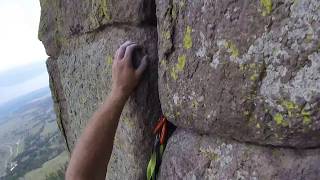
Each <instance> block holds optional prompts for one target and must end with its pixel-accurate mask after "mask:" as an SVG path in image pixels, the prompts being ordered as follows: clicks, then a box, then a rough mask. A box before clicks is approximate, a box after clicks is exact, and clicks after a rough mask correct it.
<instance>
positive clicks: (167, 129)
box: [147, 115, 176, 180]
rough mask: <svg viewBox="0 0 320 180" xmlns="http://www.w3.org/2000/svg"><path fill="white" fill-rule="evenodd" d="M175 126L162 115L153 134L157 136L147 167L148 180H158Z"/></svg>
mask: <svg viewBox="0 0 320 180" xmlns="http://www.w3.org/2000/svg"><path fill="white" fill-rule="evenodd" d="M175 128H176V127H175V126H174V125H173V124H172V123H170V122H169V121H168V120H167V118H166V117H164V116H163V115H161V117H160V119H159V120H158V122H157V124H156V126H155V128H154V129H153V134H154V135H155V141H154V144H153V149H152V154H151V157H150V160H149V163H148V166H147V179H148V180H156V179H157V174H158V171H159V168H160V165H161V160H162V155H163V151H164V149H165V146H166V144H167V140H168V137H169V136H170V135H171V134H172V133H173V131H174V130H175Z"/></svg>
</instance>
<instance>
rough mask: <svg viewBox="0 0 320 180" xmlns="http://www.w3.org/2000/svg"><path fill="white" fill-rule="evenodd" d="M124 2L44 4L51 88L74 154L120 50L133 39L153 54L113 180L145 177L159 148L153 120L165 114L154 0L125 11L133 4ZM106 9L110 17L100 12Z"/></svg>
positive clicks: (121, 140)
mask: <svg viewBox="0 0 320 180" xmlns="http://www.w3.org/2000/svg"><path fill="white" fill-rule="evenodd" d="M124 2H125V1H122V2H121V1H118V2H117V3H115V1H114V3H111V2H110V4H109V3H107V2H106V1H101V2H99V3H100V4H99V3H98V2H95V1H92V2H90V1H80V2H78V1H41V6H42V16H41V23H40V29H39V37H40V39H41V40H42V42H43V43H44V45H45V47H46V49H47V52H48V55H50V56H51V57H50V58H49V59H48V61H47V66H48V72H49V75H50V85H51V90H52V92H53V93H52V94H53V98H54V102H55V109H56V112H57V116H58V121H59V122H58V124H59V126H60V129H61V130H62V132H63V134H64V136H65V140H66V143H67V146H68V148H69V150H70V151H72V149H73V148H74V145H75V142H76V140H77V138H78V137H79V136H80V134H81V132H82V130H83V128H84V127H85V125H86V123H87V122H88V119H89V118H90V116H91V115H92V114H93V112H94V111H95V110H96V109H97V108H98V106H99V105H100V104H101V103H102V102H103V100H104V99H105V97H107V95H108V92H109V91H110V88H111V67H112V60H113V55H114V52H115V51H116V50H117V48H118V47H119V45H120V44H122V43H123V42H124V41H126V40H127V39H130V40H133V41H136V42H138V43H139V44H141V45H142V46H143V47H144V51H145V53H147V54H148V55H149V56H150V59H149V64H148V70H147V72H146V74H148V75H147V76H145V77H143V80H142V82H141V84H140V86H139V88H138V89H137V90H136V91H135V92H134V94H133V95H132V97H131V98H130V100H129V102H128V103H127V104H126V106H125V108H124V111H123V113H122V116H121V120H120V123H119V128H118V130H117V133H116V137H115V146H114V149H113V152H112V159H111V161H110V163H109V167H108V174H107V178H108V179H143V178H144V177H145V169H146V164H147V162H148V158H149V154H150V153H151V150H152V149H151V148H152V145H153V142H152V140H153V139H152V134H151V130H152V127H153V122H154V121H155V120H157V119H158V117H159V116H160V114H161V109H160V103H159V97H158V90H157V89H158V88H157V83H154V82H157V78H158V75H157V65H158V54H157V53H158V52H157V31H156V24H153V23H154V22H152V23H150V22H149V20H150V19H149V18H150V17H152V16H150V13H151V12H153V15H154V16H155V7H154V6H152V4H151V3H150V2H151V1H142V0H141V1H140V0H137V1H135V3H134V6H131V8H128V9H129V10H128V11H124V9H126V8H127V7H128V6H129V4H128V5H126V7H124V6H123V4H125V3H124ZM101 3H102V4H101ZM105 3H107V4H105ZM144 8H147V10H148V11H144ZM108 9H112V11H108ZM102 10H103V11H102ZM105 11H106V12H108V14H109V15H108V16H107V15H105V14H99V13H105ZM137 11H138V12H139V13H136V12H137ZM90 18H96V19H95V20H94V21H93V20H92V19H90ZM91 20H92V21H91ZM90 23H97V24H90ZM140 26H141V27H140Z"/></svg>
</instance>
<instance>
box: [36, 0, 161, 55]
mask: <svg viewBox="0 0 320 180" xmlns="http://www.w3.org/2000/svg"><path fill="white" fill-rule="evenodd" d="M130 2H131V3H128V2H127V1H126V0H117V1H115V0H89V1H79V0H40V3H41V20H40V25H39V39H40V40H41V41H42V42H43V44H44V46H45V48H46V51H47V54H48V55H50V56H55V57H57V55H58V53H59V51H60V48H61V46H63V45H66V44H67V42H68V38H69V37H72V36H78V35H81V34H83V33H87V32H92V31H99V28H100V29H101V28H102V27H104V26H107V25H113V26H121V25H146V24H148V25H152V26H156V16H155V13H154V11H155V3H154V1H149V0H133V1H130Z"/></svg>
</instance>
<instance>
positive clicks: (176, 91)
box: [39, 0, 320, 180]
mask: <svg viewBox="0 0 320 180" xmlns="http://www.w3.org/2000/svg"><path fill="white" fill-rule="evenodd" d="M40 3H41V20H40V25H39V39H40V40H41V41H42V42H43V44H44V46H45V48H46V52H47V54H48V55H49V56H50V58H49V59H48V61H47V67H48V72H49V75H50V87H51V91H52V95H53V99H54V103H55V110H56V114H57V117H58V118H57V119H58V124H59V127H60V129H61V131H62V133H63V135H64V137H65V140H66V144H67V146H68V148H69V151H72V149H73V148H74V145H75V142H76V140H77V138H78V137H79V136H80V134H81V132H82V130H83V128H84V127H85V125H86V124H87V122H88V119H89V118H90V117H91V115H92V114H93V112H94V111H95V110H96V109H97V108H98V106H99V105H100V104H101V103H102V102H103V100H104V99H105V97H106V96H107V95H108V93H109V92H110V88H111V83H112V82H111V65H112V60H113V54H114V52H115V51H116V49H117V48H118V47H119V45H120V44H122V43H123V42H124V41H126V40H128V39H130V40H134V41H136V42H138V43H140V44H141V45H142V46H143V47H144V51H143V52H144V53H147V54H148V55H149V57H150V59H149V66H148V69H147V72H146V73H145V76H144V77H143V80H142V82H141V84H140V86H139V87H138V88H137V89H136V91H135V92H134V94H133V95H132V96H131V98H130V99H129V101H128V103H127V104H126V106H125V108H124V111H123V113H122V116H121V120H120V123H119V127H118V129H117V133H116V137H115V145H114V149H113V152H112V157H111V161H110V163H109V166H108V173H107V179H110V180H111V179H112V180H113V179H145V178H146V172H145V171H146V165H147V162H148V160H149V157H150V152H151V150H152V144H153V142H152V141H153V138H152V134H151V129H152V125H153V123H154V121H155V120H156V119H157V118H158V117H159V116H160V114H161V112H162V111H163V113H164V114H165V115H166V116H167V117H168V119H169V120H170V121H171V122H173V123H174V124H175V125H176V126H177V129H178V130H177V132H176V133H175V134H174V136H173V137H172V138H171V140H170V141H169V143H168V145H167V148H166V150H165V154H164V157H163V161H162V163H163V164H162V166H161V172H160V174H159V177H160V178H161V179H233V178H237V179H248V178H253V179H255V178H256V179H316V177H318V176H319V171H318V170H317V168H318V167H319V157H318V155H317V153H318V149H317V147H318V146H319V144H320V140H319V139H320V131H319V128H320V125H319V122H320V121H319V120H320V117H319V116H320V114H319V109H320V105H319V102H320V101H319V98H320V96H319V95H320V79H319V74H320V70H319V69H320V52H319V47H320V46H319V45H320V40H319V36H320V11H319V8H320V2H319V1H317V0H297V1H292V0H261V1H249V0H223V1H222V0H221V1H207V0H199V1H192V0H179V1H177V0H157V1H148V0H132V1H125V0H118V1H115V0H90V1H84V0H83V1H79V0H64V1H62V0H40ZM140 55H141V54H140ZM140 55H139V56H140ZM158 59H159V65H158ZM158 72H159V78H158ZM158 89H159V92H158ZM159 96H160V100H159ZM160 101H161V107H160ZM161 108H162V109H161ZM183 129H188V131H186V130H183ZM200 134H202V135H200ZM203 134H205V135H203ZM235 140H236V141H235ZM310 147H313V148H314V149H313V150H307V149H305V148H310ZM293 148H298V149H301V150H299V151H298V150H293Z"/></svg>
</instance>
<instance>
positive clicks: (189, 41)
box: [183, 26, 192, 49]
mask: <svg viewBox="0 0 320 180" xmlns="http://www.w3.org/2000/svg"><path fill="white" fill-rule="evenodd" d="M191 31H192V29H191V27H190V26H187V29H186V32H185V34H184V38H183V47H184V48H185V49H190V48H191V47H192V38H191Z"/></svg>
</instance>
